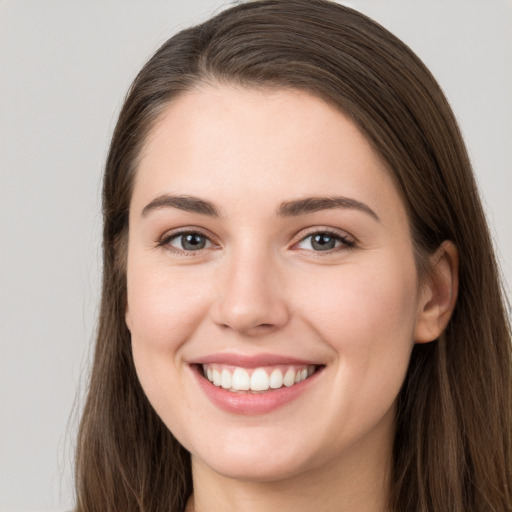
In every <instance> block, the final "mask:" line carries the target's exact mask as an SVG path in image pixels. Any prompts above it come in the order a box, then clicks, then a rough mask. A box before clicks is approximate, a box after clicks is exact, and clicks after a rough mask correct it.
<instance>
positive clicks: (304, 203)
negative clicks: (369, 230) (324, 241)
mask: <svg viewBox="0 0 512 512" xmlns="http://www.w3.org/2000/svg"><path fill="white" fill-rule="evenodd" d="M334 208H343V209H349V210H359V211H360V212H363V213H367V214H368V215H370V216H371V217H373V218H374V219H375V220H377V221H379V222H380V218H379V216H378V215H377V214H376V213H375V212H374V211H373V210H372V209H371V208H370V207H369V206H368V205H367V204H365V203H362V202H361V201H357V200H356V199H352V198H350V197H343V196H331V197H305V198H303V199H295V200H293V201H285V202H284V203H281V206H280V207H279V210H278V213H279V215H282V216H283V217H295V216H299V215H305V214H308V213H314V212H318V211H320V210H332V209H334Z"/></svg>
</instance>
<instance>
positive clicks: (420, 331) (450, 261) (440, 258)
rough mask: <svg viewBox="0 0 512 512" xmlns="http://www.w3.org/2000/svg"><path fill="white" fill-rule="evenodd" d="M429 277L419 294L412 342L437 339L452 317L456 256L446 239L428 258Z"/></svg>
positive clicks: (457, 262) (455, 280)
mask: <svg viewBox="0 0 512 512" xmlns="http://www.w3.org/2000/svg"><path fill="white" fill-rule="evenodd" d="M430 269H431V270H430V275H429V277H428V279H427V281H426V282H425V284H424V285H423V289H422V290H421V291H420V301H419V304H418V316H417V318H416V326H415V329H414V342H415V343H428V342H430V341H434V340H435V339H437V338H438V337H439V336H440V335H441V333H442V332H443V331H444V330H445V329H446V326H447V325H448V322H449V320H450V318H451V316H452V313H453V309H454V308H455V303H456V301H457V292H458V289H459V253H458V251H457V247H455V244H453V242H450V241H449V240H446V241H444V242H443V243H442V244H441V245H440V246H439V249H437V251H436V252H435V253H434V254H433V255H432V256H431V257H430Z"/></svg>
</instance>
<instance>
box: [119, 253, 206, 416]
mask: <svg viewBox="0 0 512 512" xmlns="http://www.w3.org/2000/svg"><path fill="white" fill-rule="evenodd" d="M191 283H194V284H196V285H197V282H196V281H194V280H191V279H190V276H187V272H181V273H178V272H170V271H169V268H161V269H159V268H158V267H156V268H155V265H154V264H151V265H150V264H149V262H148V264H144V262H143V261H142V262H141V261H138V262H137V264H136V265H135V264H134V265H132V266H131V267H130V266H128V281H127V285H128V309H127V324H128V326H129V328H130V332H131V340H132V353H133V359H134V363H135V368H136V371H137V375H138V377H139V380H140V382H141V385H142V387H143V389H144V391H145V392H146V394H147V396H148V398H149V399H150V401H151V402H152V403H153V405H154V406H155V405H157V404H160V405H161V404H162V403H167V401H168V399H169V395H168V393H165V391H164V390H165V389H170V388H172V389H174V390H175V392H176V393H179V392H180V391H179V388H178V387H177V386H174V385H173V384H174V383H176V382H178V380H177V379H178V378H179V376H180V375H179V372H180V371H181V370H180V369H181V368H182V366H181V365H180V364H179V363H180V358H181V347H182V346H183V345H184V344H185V343H186V341H187V340H189V339H190V338H191V337H192V335H193V333H194V331H195V330H196V329H197V328H198V325H200V323H201V321H202V319H203V318H204V315H205V311H206V309H207V304H206V300H205V297H206V294H207V291H206V290H205V289H204V288H201V287H197V286H195V287H194V286H193V284H191ZM191 286H192V288H191ZM162 383H164V385H162ZM162 401H163V402H162Z"/></svg>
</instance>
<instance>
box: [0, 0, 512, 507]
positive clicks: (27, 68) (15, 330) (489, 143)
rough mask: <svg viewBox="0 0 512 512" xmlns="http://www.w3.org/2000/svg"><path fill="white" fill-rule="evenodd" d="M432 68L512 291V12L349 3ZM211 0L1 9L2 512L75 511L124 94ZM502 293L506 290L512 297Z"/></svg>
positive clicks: (494, 6)
mask: <svg viewBox="0 0 512 512" xmlns="http://www.w3.org/2000/svg"><path fill="white" fill-rule="evenodd" d="M346 3H347V4H348V5H350V6H352V7H354V8H356V9H359V10H361V11H362V12H364V13H366V14H368V15H370V16H371V17H373V18H374V19H376V20H377V21H379V22H380V23H381V24H383V25H384V26H385V27H387V28H388V29H390V30H391V31H392V32H394V33H395V34H396V35H397V36H399V37H400V38H402V39H403V40H404V41H405V42H406V43H407V44H409V46H411V48H412V49H413V50H414V51H415V52H416V53H417V54H418V55H419V56H420V57H421V58H422V59H423V60H424V62H425V63H426V64H427V66H429V67H430V69H431V70H432V72H433V73H434V75H435V76H436V77H437V79H438V81H439V82H440V84H441V86H442V87H443V89H444V91H445V93H446V95H447V96H448V99H449V101H450V102H451V104H452V107H453V109H454V111H455V114H456V115H457V118H458V120H459V122H460V125H461V128H462V131H463V133H464V136H465V139H466V142H467V145H468V148H469V153H470V156H471V158H472V161H473V164H474V168H475V172H476V175H477V179H478V182H479V184H480V188H481V192H482V195H483V199H484V203H485V206H486V211H487V214H488V219H489V222H490V224H491V229H492V232H493V236H494V239H495V244H496V248H497V251H498V256H499V258H500V261H501V265H502V269H503V273H504V275H505V277H506V280H507V282H508V284H509V286H510V285H511V284H512V206H511V204H512V200H511V193H512V172H511V169H512V153H511V150H510V148H511V143H512V97H511V91H512V71H511V63H512V3H511V1H510V0H428V1H427V0H353V1H350V2H346ZM227 5H228V3H227V2H222V1H219V0H217V1H214V0H188V1H186V2H185V1H178V0H152V1H151V2H148V1H146V0H44V1H43V0H3V1H2V0H0V315H1V318H0V510H1V511H2V512H21V511H26V512H28V511H30V512H35V511H64V510H69V509H70V508H71V507H72V505H73V490H72V489H73V486H72V468H73V449H74V446H73V443H74V438H75V434H76V427H77V423H78V414H77V411H79V410H80V408H81V404H82V403H83V393H84V385H83V382H84V380H85V377H86V375H87V372H88V368H89V363H90V359H91V355H92V351H91V346H92V343H93V339H94V330H95V320H96V315H97V311H98V299H99V289H100V276H101V262H100V234H101V217H100V203H99V198H100V190H101V173H102V168H103V164H104V160H105V156H106V152H107V147H108V143H109V137H110V135H111V132H112V130H113V127H114V123H115V120H116V116H117V113H118V111H119V108H120V106H121V103H122V98H123V97H124V95H125V92H126V90H127V88H128V86H129V84H130V82H131V80H132V79H133V78H134V76H135V74H136V72H137V71H138V70H139V69H140V67H141V66H142V65H143V63H144V62H145V61H146V60H147V59H148V58H149V57H150V56H151V55H152V53H153V52H154V51H155V50H156V49H157V48H158V46H159V45H160V44H161V43H162V42H163V41H164V40H166V39H167V38H168V37H170V36H171V35H172V34H173V33H175V32H176V31H178V30H180V29H183V28H186V27H188V26H189V25H192V24H196V23H199V22H201V21H203V20H204V19H206V18H207V17H209V16H210V15H211V14H213V13H215V12H218V11H219V10H221V9H222V8H223V7H226V6H227ZM509 296H510V294H509Z"/></svg>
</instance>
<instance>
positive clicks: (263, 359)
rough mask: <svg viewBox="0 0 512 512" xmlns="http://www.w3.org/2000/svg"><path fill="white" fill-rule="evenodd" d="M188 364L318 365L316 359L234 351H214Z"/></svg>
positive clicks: (247, 366) (249, 365)
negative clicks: (235, 352) (237, 352)
mask: <svg viewBox="0 0 512 512" xmlns="http://www.w3.org/2000/svg"><path fill="white" fill-rule="evenodd" d="M188 363H189V364H226V365H229V366H239V367H241V368H259V367H261V366H274V365H285V364H289V365H318V364H321V363H318V362H316V361H311V360H306V359H297V358H296V357H290V356H285V355H280V354H253V355H249V354H234V353H216V354H209V355H206V356H203V357H198V358H196V359H193V360H190V361H188Z"/></svg>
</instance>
